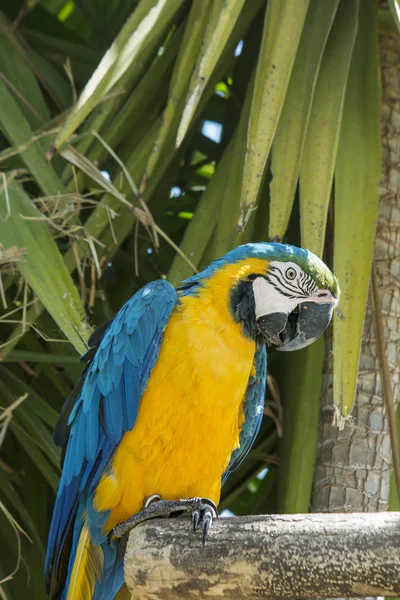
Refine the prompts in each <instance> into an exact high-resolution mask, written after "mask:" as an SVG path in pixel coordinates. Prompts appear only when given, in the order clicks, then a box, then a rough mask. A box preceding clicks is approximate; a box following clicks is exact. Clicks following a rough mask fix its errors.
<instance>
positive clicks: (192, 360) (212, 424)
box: [95, 294, 255, 529]
mask: <svg viewBox="0 0 400 600" xmlns="http://www.w3.org/2000/svg"><path fill="white" fill-rule="evenodd" d="M254 352H255V343H254V342H252V341H251V340H249V339H247V338H245V337H244V336H243V334H242V331H241V326H240V325H238V324H235V323H234V322H233V320H232V318H231V316H230V314H229V312H228V311H227V310H226V309H225V308H221V306H215V305H214V304H213V303H212V302H211V300H210V298H208V297H207V294H203V298H202V299H201V300H199V298H193V297H184V298H183V299H182V304H181V306H180V307H179V308H177V309H175V310H174V312H173V314H172V316H171V318H170V321H169V323H168V326H167V328H166V330H165V332H164V339H163V342H162V346H161V352H160V355H159V358H158V361H157V363H156V365H155V367H154V369H153V372H152V374H151V376H150V379H149V382H148V384H147V386H146V390H145V392H144V394H143V397H142V399H141V402H140V407H139V412H138V417H137V421H136V424H135V426H134V428H133V430H132V431H130V432H128V433H126V434H125V435H124V437H123V439H122V441H121V443H120V445H119V448H118V450H117V452H116V453H115V455H114V457H113V460H112V469H111V470H109V471H108V473H107V474H105V475H104V476H103V477H102V479H101V481H100V483H99V486H98V488H97V491H96V495H95V508H96V509H97V510H111V515H110V518H109V521H108V523H107V526H106V528H107V529H109V528H111V527H113V526H114V525H116V524H117V523H119V522H121V521H124V520H126V519H127V518H129V517H130V516H131V515H132V514H134V513H136V512H138V511H139V510H141V508H142V507H143V502H144V500H145V499H146V498H148V497H149V496H151V495H152V494H159V495H160V496H161V497H162V498H163V499H165V500H174V499H179V498H190V497H192V496H204V497H207V498H210V499H211V500H213V501H214V502H215V503H216V504H218V502H219V498H220V486H221V476H222V474H223V472H224V471H225V469H226V467H227V465H228V463H229V459H230V457H231V453H232V451H233V450H234V449H235V448H237V447H238V442H239V431H240V427H241V425H242V422H243V411H242V404H243V399H244V395H245V392H246V388H247V383H248V380H249V376H250V372H251V370H252V367H253V360H254Z"/></svg>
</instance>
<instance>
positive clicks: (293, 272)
mask: <svg viewBox="0 0 400 600" xmlns="http://www.w3.org/2000/svg"><path fill="white" fill-rule="evenodd" d="M285 275H286V278H287V279H290V280H291V281H292V280H293V279H296V277H297V272H296V270H295V269H293V267H289V268H288V269H287V270H286V273H285Z"/></svg>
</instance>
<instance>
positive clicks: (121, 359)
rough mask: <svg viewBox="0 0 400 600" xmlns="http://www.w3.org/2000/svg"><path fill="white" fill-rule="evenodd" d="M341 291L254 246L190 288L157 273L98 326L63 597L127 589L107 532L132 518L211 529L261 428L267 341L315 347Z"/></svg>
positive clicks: (65, 545)
mask: <svg viewBox="0 0 400 600" xmlns="http://www.w3.org/2000/svg"><path fill="white" fill-rule="evenodd" d="M338 294H339V288H338V283H337V280H336V278H335V277H334V276H333V275H332V273H331V271H330V270H329V269H328V268H327V267H326V266H325V264H324V263H323V262H322V261H321V260H319V259H318V258H317V257H316V256H314V255H313V254H311V253H310V252H308V251H307V250H301V249H299V248H295V247H293V246H290V245H286V244H275V243H270V244H268V243H259V244H246V245H244V246H240V247H238V248H236V249H235V250H233V251H232V252H229V253H228V254H226V255H225V256H224V257H223V258H221V259H219V260H217V261H215V262H214V263H212V264H211V265H210V266H209V267H208V268H206V269H205V270H204V271H202V272H201V273H199V274H198V275H195V276H194V277H190V278H189V279H187V280H185V281H183V282H182V284H181V285H180V286H179V287H178V288H177V289H174V288H173V287H172V285H171V284H169V283H168V282H167V281H163V280H161V281H155V282H152V283H149V284H148V285H146V286H145V287H144V288H143V289H142V290H140V291H138V292H137V293H136V294H135V295H134V296H133V297H132V298H131V299H130V300H129V301H128V302H127V303H126V304H125V305H124V306H123V307H122V309H121V310H120V311H119V312H118V314H117V315H116V316H115V317H114V319H113V320H112V321H111V322H110V323H109V324H108V325H107V326H103V327H102V328H100V329H99V330H97V331H96V332H95V333H94V334H93V335H92V337H91V339H90V340H89V350H88V352H87V353H86V355H85V356H84V358H85V360H86V361H87V364H86V367H85V369H84V373H83V376H82V378H81V381H80V382H79V384H78V386H77V388H76V389H75V390H74V392H73V393H72V395H71V397H70V398H69V399H68V400H67V402H66V404H65V406H64V408H63V411H62V414H61V416H60V420H59V423H58V424H57V427H56V431H55V440H56V441H57V442H58V443H59V444H60V445H62V446H63V447H64V456H63V470H62V476H61V480H60V484H59V488H58V494H57V500H56V504H55V508H54V514H53V520H52V524H51V529H50V535H49V543H48V549H47V560H46V586H47V590H48V593H49V595H50V598H51V599H52V600H55V599H61V600H78V599H79V600H111V599H112V598H114V596H115V595H116V594H117V592H118V591H119V590H120V588H121V586H122V585H123V583H124V577H123V557H122V556H121V553H120V552H119V551H118V547H117V545H116V544H114V543H109V541H108V539H107V538H108V536H109V534H110V533H111V534H114V535H115V537H120V535H121V534H122V533H123V532H124V531H126V528H125V527H124V525H122V526H121V525H120V524H121V523H122V524H124V523H125V522H127V523H128V524H129V523H132V522H133V521H132V519H131V520H130V517H131V516H132V515H137V514H139V515H144V517H143V518H146V517H147V516H153V515H155V514H166V510H167V512H168V507H169V508H170V509H171V510H177V509H179V508H181V509H182V508H184V509H185V508H186V509H187V510H189V511H191V512H192V517H193V521H194V525H195V527H196V525H197V524H198V521H199V517H201V516H202V517H203V527H204V530H203V531H204V534H206V533H207V531H208V527H209V525H210V523H211V520H212V517H213V516H215V510H214V508H213V507H214V505H217V504H218V502H219V498H220V489H221V483H222V481H223V480H224V479H225V478H226V477H227V476H228V475H229V473H230V472H231V471H232V470H233V469H235V468H236V467H237V466H238V465H239V464H240V463H241V461H242V460H243V458H244V457H245V455H246V453H247V452H248V450H249V449H250V447H251V445H252V444H253V442H254V440H255V437H256V435H257V432H258V430H259V427H260V423H261V419H262V414H263V402H264V389H265V378H266V345H270V344H274V345H276V346H277V347H278V349H279V350H295V349H297V348H303V347H305V346H307V345H308V344H310V343H311V342H312V341H313V340H315V339H316V338H317V337H318V336H319V335H320V334H321V333H322V332H323V331H324V329H325V328H326V327H327V325H328V324H329V322H330V319H331V316H332V312H333V308H334V306H335V305H336V303H337V299H338ZM151 500H155V502H153V503H152V504H150V501H151ZM176 501H178V502H176ZM146 511H147V513H146ZM157 511H158V512H157ZM133 520H135V517H133Z"/></svg>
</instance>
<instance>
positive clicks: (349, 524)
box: [125, 513, 400, 600]
mask: <svg viewBox="0 0 400 600" xmlns="http://www.w3.org/2000/svg"><path fill="white" fill-rule="evenodd" d="M125 581H126V584H127V586H128V588H129V590H130V593H131V594H132V597H133V598H135V599H139V600H156V599H160V600H175V599H179V598H182V599H185V600H186V599H190V598H196V599H197V600H198V599H199V598H207V599H208V600H209V599H214V598H215V599H217V598H218V599H219V600H220V599H221V597H224V598H234V599H235V600H239V599H241V598H246V599H249V598H250V599H253V598H254V599H256V598H304V597H308V598H318V597H319V598H323V597H325V598H328V597H331V598H332V597H336V598H337V597H347V598H349V597H354V596H399V595H400V513H350V514H310V515H272V516H254V517H235V518H231V519H219V520H218V521H214V523H213V525H212V528H211V531H210V534H209V538H208V540H207V544H206V546H205V548H203V547H202V545H201V534H200V532H197V533H196V534H195V533H193V531H192V529H191V524H190V521H189V519H186V518H180V519H179V518H178V519H166V520H159V519H157V520H153V521H148V522H147V523H144V524H142V525H139V526H138V527H137V528H135V529H133V530H132V531H131V532H130V535H129V539H128V543H127V548H126V554H125Z"/></svg>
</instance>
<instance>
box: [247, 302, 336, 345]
mask: <svg viewBox="0 0 400 600" xmlns="http://www.w3.org/2000/svg"><path fill="white" fill-rule="evenodd" d="M334 307H335V302H326V303H324V304H318V303H316V302H303V303H301V304H299V305H298V307H297V308H296V309H295V310H294V311H293V312H292V313H290V315H287V314H285V313H273V314H270V315H266V316H264V317H261V318H260V319H258V321H257V324H258V327H259V329H260V330H261V332H262V334H263V335H264V337H265V338H266V339H267V342H270V343H272V344H275V345H277V346H278V348H277V350H284V351H291V350H300V349H301V348H305V347H306V346H309V345H310V344H312V342H313V341H314V340H316V339H317V338H318V337H319V336H320V335H321V333H323V332H324V331H325V329H326V328H327V327H328V325H329V323H330V321H331V319H332V314H333V309H334Z"/></svg>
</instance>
